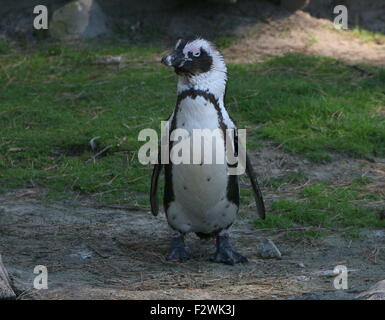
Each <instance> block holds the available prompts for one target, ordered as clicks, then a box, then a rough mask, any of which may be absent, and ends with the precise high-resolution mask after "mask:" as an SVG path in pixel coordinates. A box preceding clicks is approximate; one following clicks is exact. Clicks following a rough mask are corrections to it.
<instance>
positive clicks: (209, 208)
mask: <svg viewBox="0 0 385 320" xmlns="http://www.w3.org/2000/svg"><path fill="white" fill-rule="evenodd" d="M205 104H206V105H205ZM176 116H177V121H176V127H177V128H181V129H185V130H187V131H188V133H189V134H190V137H192V135H193V129H210V130H215V129H219V121H218V115H217V112H216V110H215V108H214V106H213V105H211V104H210V103H209V102H207V101H206V100H205V99H203V98H202V97H197V98H196V99H191V98H189V97H188V98H186V99H185V100H183V101H182V103H181V106H180V111H179V113H178V114H177V115H176ZM215 139H218V141H215V140H213V143H212V148H203V146H204V145H205V144H206V143H207V141H206V139H203V140H202V141H203V142H204V143H202V147H201V148H200V150H201V157H200V161H199V160H198V162H197V164H173V167H172V185H173V190H174V201H173V202H171V203H170V205H169V208H168V211H167V213H168V221H169V223H170V224H171V225H172V226H173V227H175V228H176V229H178V230H180V231H182V232H201V233H211V232H213V231H217V230H220V229H223V228H225V227H228V226H229V225H231V224H232V222H233V221H234V219H235V216H236V214H237V211H238V207H237V206H236V205H235V204H234V203H232V202H230V201H228V200H227V184H228V177H229V176H228V174H227V170H228V168H227V163H226V159H225V152H224V150H225V146H224V139H223V135H222V134H220V135H216V138H215ZM194 146H195V147H196V145H195V143H194V141H193V140H192V139H190V151H191V160H192V155H193V154H196V150H194ZM207 153H212V157H211V158H212V159H213V163H212V164H207V163H206V162H207V159H210V156H208V157H207ZM205 154H206V158H205ZM214 154H215V155H214ZM204 160H206V161H204ZM202 163H203V164H202Z"/></svg>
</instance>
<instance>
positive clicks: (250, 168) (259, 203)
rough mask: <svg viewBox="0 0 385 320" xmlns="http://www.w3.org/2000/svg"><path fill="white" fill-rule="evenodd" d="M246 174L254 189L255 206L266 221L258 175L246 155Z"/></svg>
mask: <svg viewBox="0 0 385 320" xmlns="http://www.w3.org/2000/svg"><path fill="white" fill-rule="evenodd" d="M246 173H247V175H248V176H249V179H250V182H251V185H252V187H253V192H254V199H255V204H256V205H257V210H258V215H259V217H260V218H261V219H265V217H266V213H265V204H264V202H263V197H262V192H261V189H260V188H259V185H258V180H257V175H256V173H255V171H254V168H253V166H252V164H251V161H250V157H249V155H248V153H246Z"/></svg>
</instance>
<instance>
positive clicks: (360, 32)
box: [352, 26, 385, 44]
mask: <svg viewBox="0 0 385 320" xmlns="http://www.w3.org/2000/svg"><path fill="white" fill-rule="evenodd" d="M352 34H353V36H355V37H357V38H359V39H362V40H363V41H364V42H368V43H373V42H374V43H377V44H385V35H383V34H382V33H380V32H373V31H369V30H365V29H362V28H360V27H359V26H357V27H354V28H353V31H352Z"/></svg>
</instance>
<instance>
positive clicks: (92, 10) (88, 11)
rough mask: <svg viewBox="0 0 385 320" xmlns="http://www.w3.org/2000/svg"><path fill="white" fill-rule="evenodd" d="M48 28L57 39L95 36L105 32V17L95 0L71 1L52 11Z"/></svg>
mask: <svg viewBox="0 0 385 320" xmlns="http://www.w3.org/2000/svg"><path fill="white" fill-rule="evenodd" d="M49 30H50V33H51V35H52V36H53V37H54V38H56V39H59V40H74V39H80V38H86V39H90V38H95V37H98V36H100V35H103V34H105V33H107V23H106V17H105V15H104V13H103V11H102V9H101V8H100V7H99V5H98V4H97V3H96V0H78V1H71V2H69V3H67V4H66V5H65V6H64V7H61V8H60V9H58V10H56V11H55V12H54V13H53V15H52V20H51V22H50V27H49Z"/></svg>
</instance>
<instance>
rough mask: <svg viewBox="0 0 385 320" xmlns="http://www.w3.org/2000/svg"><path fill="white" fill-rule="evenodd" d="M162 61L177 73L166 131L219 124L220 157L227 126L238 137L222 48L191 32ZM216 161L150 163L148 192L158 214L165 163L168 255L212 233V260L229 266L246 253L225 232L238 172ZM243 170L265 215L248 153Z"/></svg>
mask: <svg viewBox="0 0 385 320" xmlns="http://www.w3.org/2000/svg"><path fill="white" fill-rule="evenodd" d="M162 63H163V64H165V65H166V66H170V67H173V68H174V70H175V72H176V74H177V75H178V85H177V95H178V96H177V102H176V106H175V108H174V111H173V113H172V115H171V116H170V117H169V119H168V120H167V121H168V125H169V128H170V129H169V132H170V133H172V132H173V130H175V129H184V130H186V131H187V132H188V134H189V136H190V137H191V136H192V135H193V129H210V130H215V129H219V131H220V132H222V134H221V135H219V136H216V137H215V139H218V143H213V146H214V147H213V148H214V149H213V150H212V151H221V152H218V153H216V154H219V158H221V157H226V156H225V153H224V149H225V139H224V137H225V133H224V132H225V130H226V129H231V130H233V131H234V133H235V136H234V137H236V133H237V128H236V126H235V124H234V122H233V121H232V119H231V118H230V116H229V114H228V112H227V111H226V108H225V104H224V98H225V92H226V84H227V68H226V65H225V62H224V60H223V57H222V55H221V53H220V52H219V51H218V50H217V49H216V47H215V46H214V45H213V44H212V43H211V42H209V41H207V40H204V39H202V38H199V37H189V38H184V39H180V40H178V42H177V43H176V46H175V48H174V49H173V50H172V52H170V53H169V54H167V55H165V56H164V57H163V58H162ZM168 139H169V141H170V150H171V149H172V146H173V143H174V142H173V141H172V140H171V139H170V137H168ZM236 143H237V140H236V139H234V144H236ZM215 148H219V149H215ZM235 149H237V146H235ZM191 150H192V152H194V150H193V149H191ZM202 159H203V156H202ZM218 160H222V161H217V159H215V160H214V161H213V163H212V164H208V163H206V162H204V161H203V160H202V161H201V162H200V163H195V162H194V163H193V164H185V163H181V164H173V163H172V162H169V164H164V165H162V164H161V163H159V164H156V165H155V166H154V170H153V174H152V179H151V196H150V198H151V199H150V201H151V209H152V213H153V214H154V215H157V214H158V200H157V186H158V180H159V175H160V172H161V170H162V167H163V166H164V167H165V188H164V189H165V190H164V208H165V212H166V216H167V221H168V224H169V225H170V227H171V228H172V230H173V236H172V241H171V248H170V251H169V252H168V253H167V254H166V259H168V260H179V261H186V260H188V259H189V258H190V254H189V250H188V248H187V246H186V245H185V243H184V237H185V235H186V234H187V233H190V232H194V233H196V234H197V235H198V236H199V237H201V238H208V237H216V252H215V254H214V256H213V257H212V259H211V260H212V261H214V262H221V263H226V264H231V265H233V264H236V263H240V262H247V258H246V257H244V256H243V255H241V254H240V253H238V252H237V251H236V250H234V249H233V247H232V245H231V242H230V237H229V228H230V226H231V225H232V224H233V222H234V220H235V218H236V215H237V213H238V209H239V185H238V176H237V175H229V174H228V170H229V164H228V163H227V161H226V158H225V159H218ZM223 160H224V161H223ZM246 172H247V173H248V175H249V178H250V180H251V184H252V187H253V191H254V196H255V200H256V204H257V208H258V213H259V215H260V216H261V217H262V218H264V217H265V207H264V203H263V198H262V194H261V191H260V189H259V186H258V182H257V179H256V177H255V173H254V171H253V168H252V166H251V163H250V160H249V158H248V157H247V155H246Z"/></svg>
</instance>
